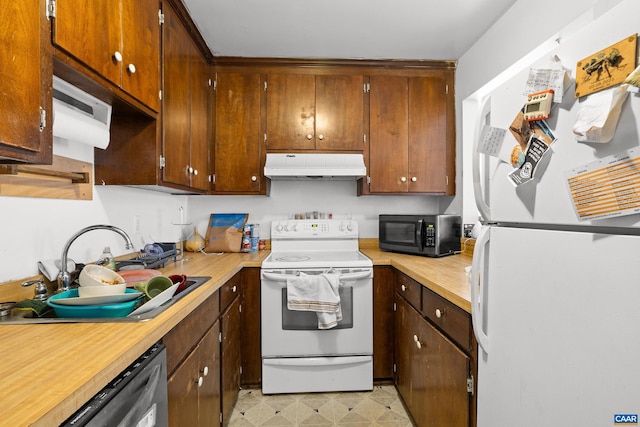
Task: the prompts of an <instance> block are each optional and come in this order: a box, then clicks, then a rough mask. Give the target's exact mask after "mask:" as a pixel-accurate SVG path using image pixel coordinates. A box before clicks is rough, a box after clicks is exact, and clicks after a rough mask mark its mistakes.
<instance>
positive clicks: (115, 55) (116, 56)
mask: <svg viewBox="0 0 640 427" xmlns="http://www.w3.org/2000/svg"><path fill="white" fill-rule="evenodd" d="M113 59H115V60H116V62H122V54H121V53H120V52H118V51H117V50H116V51H115V52H114V53H113Z"/></svg>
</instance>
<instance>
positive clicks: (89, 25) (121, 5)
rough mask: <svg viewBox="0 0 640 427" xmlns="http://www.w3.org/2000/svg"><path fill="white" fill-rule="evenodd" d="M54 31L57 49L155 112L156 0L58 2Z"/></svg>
mask: <svg viewBox="0 0 640 427" xmlns="http://www.w3.org/2000/svg"><path fill="white" fill-rule="evenodd" d="M53 34H54V37H53V41H54V44H55V45H56V47H57V48H58V49H62V50H63V51H65V52H66V53H68V54H69V55H71V56H73V57H74V58H76V59H77V60H78V61H79V62H80V63H82V64H83V65H84V66H86V67H88V68H90V69H91V70H93V71H94V72H96V73H98V74H99V75H100V76H102V77H103V78H104V79H106V80H107V81H109V82H111V83H113V84H114V85H115V86H117V87H119V88H121V89H122V90H124V91H125V92H127V93H129V94H130V95H132V96H133V97H134V98H136V99H138V100H139V101H141V102H142V103H144V104H145V105H147V106H148V107H150V108H151V109H152V110H154V111H159V109H160V94H159V88H160V18H159V2H158V0H118V1H110V0H92V1H84V0H57V1H56V14H55V28H54V32H53Z"/></svg>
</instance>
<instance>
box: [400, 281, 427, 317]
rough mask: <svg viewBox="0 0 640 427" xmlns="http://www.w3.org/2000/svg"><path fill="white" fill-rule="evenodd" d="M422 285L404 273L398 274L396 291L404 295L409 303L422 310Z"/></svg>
mask: <svg viewBox="0 0 640 427" xmlns="http://www.w3.org/2000/svg"><path fill="white" fill-rule="evenodd" d="M422 287H423V286H422V285H421V284H420V283H418V282H416V281H415V280H413V279H411V278H410V277H408V276H405V275H404V274H402V273H398V274H397V278H396V281H395V291H396V292H397V293H398V294H400V295H402V296H403V297H404V299H406V300H407V301H408V302H409V304H411V305H412V306H413V307H414V308H415V309H416V310H418V311H420V309H421V307H422V299H421V298H422V297H421V295H422Z"/></svg>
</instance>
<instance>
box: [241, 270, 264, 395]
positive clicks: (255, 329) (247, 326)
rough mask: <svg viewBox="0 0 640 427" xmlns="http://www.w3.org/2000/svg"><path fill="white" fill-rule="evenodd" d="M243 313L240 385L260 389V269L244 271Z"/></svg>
mask: <svg viewBox="0 0 640 427" xmlns="http://www.w3.org/2000/svg"><path fill="white" fill-rule="evenodd" d="M240 296H241V298H242V300H241V304H242V312H241V313H240V324H241V325H242V333H241V334H240V354H241V357H242V371H241V373H240V385H242V386H243V387H244V386H251V387H259V386H260V385H261V384H262V353H261V348H260V330H261V326H260V269H259V268H244V269H243V270H242V292H241V294H240Z"/></svg>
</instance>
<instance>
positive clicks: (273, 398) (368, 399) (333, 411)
mask: <svg viewBox="0 0 640 427" xmlns="http://www.w3.org/2000/svg"><path fill="white" fill-rule="evenodd" d="M411 425H412V424H411V421H410V420H409V417H408V416H407V413H406V411H405V410H404V407H403V406H402V403H401V402H400V398H399V397H398V394H397V392H396V389H395V387H394V386H392V385H389V386H376V387H374V389H373V391H371V392H344V393H301V394H275V395H263V394H262V392H261V390H259V389H249V390H240V396H239V397H238V401H237V403H236V406H235V407H234V409H233V414H232V415H231V419H230V420H229V426H232V427H243V426H349V427H360V426H362V427H364V426H386V427H396V426H397V427H399V426H402V427H408V426H411Z"/></svg>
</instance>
